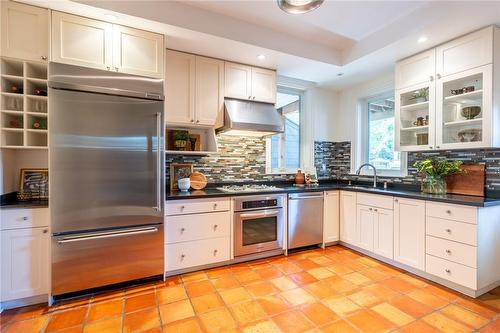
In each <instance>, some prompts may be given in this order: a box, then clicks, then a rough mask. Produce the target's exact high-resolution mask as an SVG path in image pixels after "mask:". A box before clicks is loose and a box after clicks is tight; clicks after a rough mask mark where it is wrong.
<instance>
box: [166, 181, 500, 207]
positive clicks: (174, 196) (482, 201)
mask: <svg viewBox="0 0 500 333" xmlns="http://www.w3.org/2000/svg"><path fill="white" fill-rule="evenodd" d="M273 185H275V186H276V187H279V188H280V189H281V190H279V191H260V192H241V193H226V192H223V191H220V190H218V189H217V188H216V187H207V188H205V189H203V190H197V191H190V192H187V193H183V192H172V193H170V192H169V193H167V200H182V199H201V198H215V197H234V196H244V195H245V196H248V195H260V194H272V193H301V192H320V191H331V190H344V191H354V192H365V193H373V194H381V195H389V196H395V197H400V198H409V199H420V200H429V201H436V202H444V203H450V204H457V205H466V206H473V207H490V206H496V205H500V198H499V197H476V196H470V195H458V194H445V195H435V194H427V193H422V192H420V191H419V190H418V187H415V186H406V185H394V186H390V187H388V188H387V189H383V188H381V187H380V188H379V187H377V188H371V187H370V186H369V185H359V184H354V185H348V184H347V183H338V182H323V183H320V184H319V185H317V186H303V187H300V186H294V185H293V184H290V183H285V184H283V183H282V184H273ZM220 186H221V185H219V187H220Z"/></svg>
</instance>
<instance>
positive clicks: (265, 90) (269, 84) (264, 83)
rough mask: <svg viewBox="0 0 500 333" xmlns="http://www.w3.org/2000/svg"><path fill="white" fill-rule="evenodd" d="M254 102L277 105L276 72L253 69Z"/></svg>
mask: <svg viewBox="0 0 500 333" xmlns="http://www.w3.org/2000/svg"><path fill="white" fill-rule="evenodd" d="M252 100H255V101H259V102H267V103H273V104H274V103H276V72H275V71H272V70H270V69H263V68H257V67H253V68H252Z"/></svg>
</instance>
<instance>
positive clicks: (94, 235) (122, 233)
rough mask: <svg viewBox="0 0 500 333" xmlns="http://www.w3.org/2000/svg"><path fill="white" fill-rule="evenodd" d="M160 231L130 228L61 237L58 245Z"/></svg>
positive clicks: (148, 228) (153, 228)
mask: <svg viewBox="0 0 500 333" xmlns="http://www.w3.org/2000/svg"><path fill="white" fill-rule="evenodd" d="M158 230H159V229H158V228H157V227H145V228H129V229H123V230H115V231H107V232H95V233H85V234H79V235H71V236H66V237H60V238H58V239H57V243H58V244H64V243H72V242H80V241H86V240H93V239H101V238H113V237H125V236H133V235H139V234H149V233H154V232H158Z"/></svg>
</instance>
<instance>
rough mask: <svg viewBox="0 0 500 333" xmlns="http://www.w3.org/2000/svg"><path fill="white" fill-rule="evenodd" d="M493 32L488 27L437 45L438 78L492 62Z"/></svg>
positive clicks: (492, 29)
mask: <svg viewBox="0 0 500 333" xmlns="http://www.w3.org/2000/svg"><path fill="white" fill-rule="evenodd" d="M493 33H494V28H493V27H488V28H486V29H482V30H479V31H476V32H473V33H470V34H468V35H465V36H463V37H460V38H457V39H454V40H452V41H451V42H448V43H446V44H443V45H440V46H438V47H437V48H436V74H437V75H438V78H439V77H443V76H447V75H450V74H455V73H458V72H462V71H465V70H468V69H471V68H475V67H479V66H482V65H486V64H490V63H492V62H493Z"/></svg>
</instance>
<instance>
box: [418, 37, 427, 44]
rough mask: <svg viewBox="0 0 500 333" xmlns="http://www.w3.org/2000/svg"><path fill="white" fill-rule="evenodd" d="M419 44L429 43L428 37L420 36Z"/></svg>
mask: <svg viewBox="0 0 500 333" xmlns="http://www.w3.org/2000/svg"><path fill="white" fill-rule="evenodd" d="M417 42H419V43H425V42H427V36H420V38H419V39H418V40H417Z"/></svg>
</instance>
